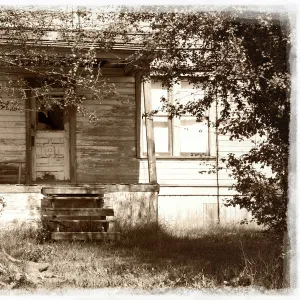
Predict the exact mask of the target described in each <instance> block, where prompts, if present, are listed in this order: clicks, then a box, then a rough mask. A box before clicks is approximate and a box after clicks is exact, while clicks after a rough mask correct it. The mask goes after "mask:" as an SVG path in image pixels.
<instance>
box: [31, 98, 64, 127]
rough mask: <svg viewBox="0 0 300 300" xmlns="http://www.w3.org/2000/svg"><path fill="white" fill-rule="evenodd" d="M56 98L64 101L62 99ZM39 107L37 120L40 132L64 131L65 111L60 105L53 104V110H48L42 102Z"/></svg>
mask: <svg viewBox="0 0 300 300" xmlns="http://www.w3.org/2000/svg"><path fill="white" fill-rule="evenodd" d="M55 98H57V99H59V100H60V99H62V98H61V97H55ZM57 99H56V100H57ZM38 105H39V107H40V109H39V111H38V112H37V118H36V128H37V129H38V130H64V110H63V109H62V108H60V107H59V105H57V104H53V105H52V107H51V108H48V107H47V106H45V105H44V104H43V103H42V102H41V101H39V102H38Z"/></svg>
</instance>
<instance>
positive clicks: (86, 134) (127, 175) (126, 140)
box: [76, 76, 139, 183]
mask: <svg viewBox="0 0 300 300" xmlns="http://www.w3.org/2000/svg"><path fill="white" fill-rule="evenodd" d="M107 79H108V82H109V83H113V84H115V87H116V89H117V90H118V91H119V93H120V94H121V95H123V96H124V99H123V100H124V102H123V101H120V100H114V99H110V100H104V101H102V103H99V100H92V99H89V98H88V95H87V96H86V97H87V99H86V100H85V102H84V103H85V106H86V108H88V109H92V110H95V111H97V112H98V116H99V120H98V121H96V122H92V123H91V122H89V120H88V119H87V118H86V117H81V116H78V117H77V125H76V155H77V180H78V182H80V183H82V182H98V183H137V182H138V179H139V161H138V159H137V156H136V139H137V134H136V99H135V79H134V77H131V76H125V77H118V76H114V77H107Z"/></svg>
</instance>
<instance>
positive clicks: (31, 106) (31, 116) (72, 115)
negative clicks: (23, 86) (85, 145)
mask: <svg viewBox="0 0 300 300" xmlns="http://www.w3.org/2000/svg"><path fill="white" fill-rule="evenodd" d="M25 107H26V174H25V182H26V184H39V183H36V181H33V179H32V178H33V177H32V175H33V168H32V163H33V161H32V152H33V146H32V144H33V143H32V142H33V139H34V134H35V130H36V128H35V127H36V111H35V100H34V98H33V97H32V96H31V91H27V99H26V106H25ZM67 110H68V116H69V171H70V180H68V181H67V182H70V183H73V184H75V183H77V176H76V175H77V174H76V108H75V107H74V108H73V107H72V108H68V109H67Z"/></svg>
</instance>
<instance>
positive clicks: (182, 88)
mask: <svg viewBox="0 0 300 300" xmlns="http://www.w3.org/2000/svg"><path fill="white" fill-rule="evenodd" d="M131 54H132V50H131V49H127V48H126V47H123V48H120V49H114V50H112V51H111V52H109V53H107V52H106V53H98V54H97V58H98V59H100V60H103V61H105V64H103V66H102V76H103V77H105V78H106V80H107V82H110V83H114V84H115V86H116V89H117V91H118V93H119V94H120V95H123V96H124V99H125V98H126V101H119V100H117V99H109V100H104V101H102V102H101V103H99V101H97V100H96V99H91V98H89V95H85V100H84V104H83V105H84V106H85V107H86V108H90V109H92V110H95V111H96V112H97V113H98V116H99V120H98V121H95V122H90V121H89V120H88V119H87V118H86V117H84V116H82V115H80V114H79V113H76V112H75V111H74V110H72V111H71V110H70V111H68V113H67V114H66V113H63V112H62V111H61V110H60V109H58V108H54V109H52V110H51V111H46V110H41V111H36V110H35V108H36V106H37V104H36V101H35V100H34V99H33V98H32V97H31V96H30V94H29V95H28V98H27V100H26V101H25V102H24V108H27V109H30V110H21V111H10V110H4V109H1V110H0V197H1V198H2V199H3V201H2V202H4V203H5V207H4V209H3V210H2V213H1V216H0V222H1V224H2V225H3V224H10V222H12V221H16V220H17V221H29V220H38V219H39V217H40V208H41V202H43V201H44V202H45V200H42V198H43V196H45V199H46V198H47V199H52V198H53V197H52V196H51V195H56V196H57V195H59V194H60V195H61V196H62V198H63V197H64V196H66V194H68V193H69V196H70V193H71V194H72V193H73V194H74V193H75V194H77V195H78V194H79V195H81V196H83V194H84V195H85V196H86V197H90V199H93V201H94V200H95V202H97V200H99V199H100V200H101V201H102V198H103V195H104V198H105V206H107V207H109V208H113V210H114V213H115V220H116V221H117V223H118V224H119V226H135V225H139V224H147V223H157V222H159V223H161V224H166V226H167V227H168V228H170V229H173V230H176V231H180V230H185V229H193V228H200V227H203V226H207V225H211V224H217V223H218V221H220V223H221V224H222V225H236V224H237V223H238V222H239V221H240V220H242V219H243V218H245V217H249V215H248V213H247V212H246V211H244V210H241V209H239V208H238V207H225V206H224V199H225V198H226V197H230V196H232V195H233V193H234V191H231V190H230V189H229V188H230V186H231V184H232V179H231V178H230V177H228V173H227V172H226V170H222V171H220V172H218V174H216V173H207V172H203V171H207V170H208V169H209V168H210V167H211V166H213V165H215V164H216V162H217V160H219V159H220V158H221V157H222V156H224V155H226V154H227V153H229V152H233V153H236V154H241V153H244V152H247V151H248V150H249V149H250V148H251V142H250V141H245V142H243V143H241V142H235V141H230V140H229V138H228V136H225V135H216V133H215V130H214V129H213V128H210V127H209V125H208V122H207V120H208V119H210V120H214V119H216V117H217V116H216V110H215V107H211V109H209V110H208V111H207V115H206V118H205V119H204V120H203V122H195V118H194V117H192V116H188V115H186V116H183V117H181V118H180V119H177V118H174V119H171V120H170V119H168V117H167V115H165V114H163V113H161V112H160V113H158V114H157V115H155V116H154V117H153V118H146V119H145V118H143V117H142V115H143V113H144V112H149V111H151V110H152V109H157V107H159V105H160V98H161V96H162V95H164V96H165V97H166V98H168V99H169V100H170V101H172V98H173V97H174V95H179V96H180V98H183V99H185V101H187V100H190V99H192V98H193V97H196V96H197V97H198V98H199V97H201V95H202V93H203V91H199V90H194V89H193V87H192V86H191V85H189V84H188V82H187V80H186V79H185V78H182V81H181V83H180V84H178V85H176V86H174V88H173V89H172V91H170V90H169V91H167V90H164V89H162V87H161V85H160V83H159V82H152V83H151V82H145V83H142V82H141V77H140V74H139V73H134V72H133V69H132V68H131V66H130V65H128V64H127V63H126V61H127V60H126V58H127V57H128V56H129V55H131ZM1 73H2V72H1V71H0V80H1V81H2V83H3V84H4V83H5V80H6V78H5V76H3V75H1ZM15 76H16V77H18V76H19V77H20V76H21V77H22V76H23V77H24V76H25V75H24V74H22V73H20V72H16V73H15ZM77 92H78V93H80V92H81V91H80V90H78V91H77ZM54 93H55V96H57V97H60V95H61V93H62V90H61V89H57V91H55V92H54ZM74 191H75V192H74ZM43 194H44V195H43ZM99 195H102V196H101V197H100V196H99ZM71 196H72V195H71ZM51 197H52V198H51ZM93 197H94V198H93ZM99 197H100V198H99ZM75 202H76V200H74V201H73V202H72V203H75ZM71 207H73V208H74V207H75V208H76V206H75V205H74V206H71ZM89 207H90V208H92V207H94V206H89ZM97 207H98V206H96V208H97ZM99 207H100V206H99ZM107 215H108V216H109V215H111V214H110V213H108V214H107ZM107 215H106V216H107ZM101 216H102V215H101ZM102 217H103V216H102ZM102 217H101V219H102V220H103V218H102ZM104 219H105V216H104Z"/></svg>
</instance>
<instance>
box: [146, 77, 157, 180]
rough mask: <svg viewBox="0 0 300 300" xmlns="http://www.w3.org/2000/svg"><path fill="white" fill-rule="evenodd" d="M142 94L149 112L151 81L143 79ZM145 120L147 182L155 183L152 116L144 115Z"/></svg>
mask: <svg viewBox="0 0 300 300" xmlns="http://www.w3.org/2000/svg"><path fill="white" fill-rule="evenodd" d="M143 95H144V108H145V113H146V114H147V113H150V112H151V110H152V108H151V81H147V82H144V81H143ZM145 122H146V138H147V156H148V173H149V182H150V183H157V174H156V158H155V145H154V126H153V118H152V117H146V118H145Z"/></svg>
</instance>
